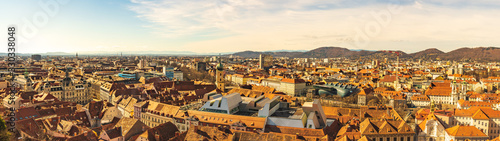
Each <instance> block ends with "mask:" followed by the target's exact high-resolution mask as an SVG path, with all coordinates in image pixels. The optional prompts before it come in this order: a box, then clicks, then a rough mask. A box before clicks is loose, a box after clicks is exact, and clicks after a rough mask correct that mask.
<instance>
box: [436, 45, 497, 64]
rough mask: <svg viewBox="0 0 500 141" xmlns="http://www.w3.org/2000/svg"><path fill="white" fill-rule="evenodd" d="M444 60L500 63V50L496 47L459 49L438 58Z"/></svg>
mask: <svg viewBox="0 0 500 141" xmlns="http://www.w3.org/2000/svg"><path fill="white" fill-rule="evenodd" d="M439 57H440V58H441V59H445V60H464V59H470V60H483V61H500V48H498V47H477V48H468V47H464V48H459V49H456V50H453V51H450V52H448V53H445V54H443V55H440V56H439Z"/></svg>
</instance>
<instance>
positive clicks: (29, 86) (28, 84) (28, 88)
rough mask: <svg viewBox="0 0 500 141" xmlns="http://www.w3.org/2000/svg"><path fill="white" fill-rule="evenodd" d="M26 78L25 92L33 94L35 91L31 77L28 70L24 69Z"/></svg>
mask: <svg viewBox="0 0 500 141" xmlns="http://www.w3.org/2000/svg"><path fill="white" fill-rule="evenodd" d="M24 78H25V79H26V84H24V91H25V92H31V91H33V87H32V82H31V79H30V77H29V73H28V69H26V68H24Z"/></svg>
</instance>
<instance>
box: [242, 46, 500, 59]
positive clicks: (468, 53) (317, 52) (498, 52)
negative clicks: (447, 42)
mask: <svg viewBox="0 0 500 141" xmlns="http://www.w3.org/2000/svg"><path fill="white" fill-rule="evenodd" d="M398 52H400V55H399V57H400V58H414V59H421V58H423V59H436V58H440V59H443V60H464V59H466V60H483V61H500V48H498V47H476V48H467V47H464V48H459V49H456V50H453V51H450V52H446V53H445V52H443V51H441V50H439V49H436V48H430V49H426V50H423V51H419V52H415V53H411V54H407V53H405V52H403V51H398ZM260 54H271V55H273V56H274V57H290V58H337V57H345V58H395V57H394V55H393V54H390V53H388V52H383V51H369V50H349V49H347V48H342V47H319V48H316V49H313V50H310V51H306V52H298V51H295V52H293V51H292V52H258V51H243V52H237V53H234V54H233V55H235V56H241V57H247V58H257V57H259V55H260Z"/></svg>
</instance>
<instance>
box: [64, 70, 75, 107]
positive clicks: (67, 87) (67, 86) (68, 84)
mask: <svg viewBox="0 0 500 141" xmlns="http://www.w3.org/2000/svg"><path fill="white" fill-rule="evenodd" d="M69 69H71V68H70V67H66V70H65V75H66V76H65V77H64V79H63V80H62V89H63V95H62V101H72V100H73V99H74V96H75V94H74V91H75V86H74V84H73V80H72V79H71V78H70V77H69V72H70V71H69Z"/></svg>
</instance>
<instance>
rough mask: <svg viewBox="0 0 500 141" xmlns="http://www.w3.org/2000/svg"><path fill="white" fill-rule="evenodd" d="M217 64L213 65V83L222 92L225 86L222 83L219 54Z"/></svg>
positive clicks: (222, 74) (221, 66) (222, 75)
mask: <svg viewBox="0 0 500 141" xmlns="http://www.w3.org/2000/svg"><path fill="white" fill-rule="evenodd" d="M218 62H219V64H217V66H216V67H215V69H216V70H215V85H217V89H219V90H220V91H222V92H225V90H226V86H225V84H224V66H223V65H222V61H221V58H220V55H219V58H218Z"/></svg>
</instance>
